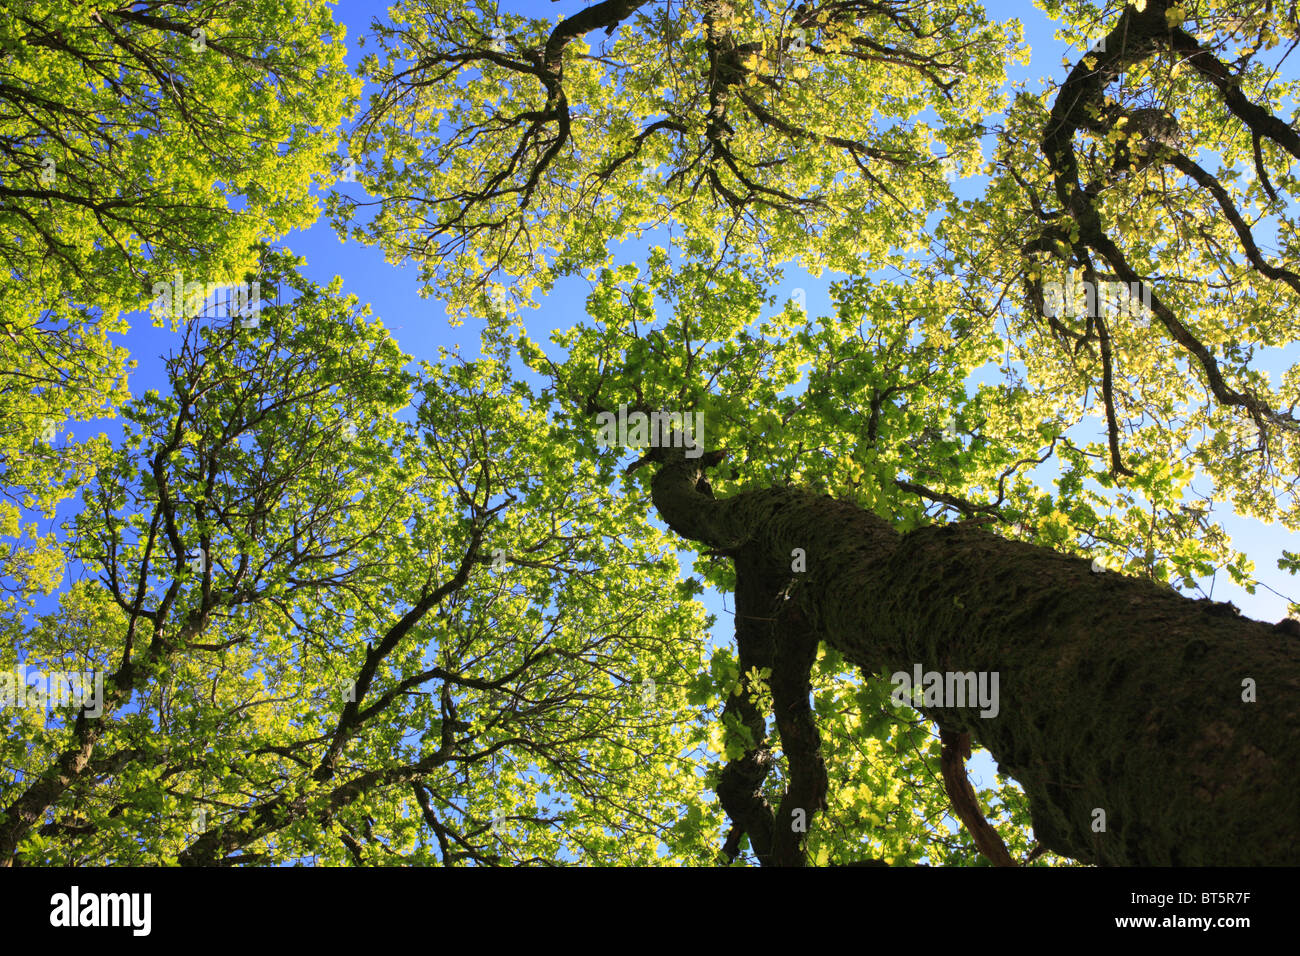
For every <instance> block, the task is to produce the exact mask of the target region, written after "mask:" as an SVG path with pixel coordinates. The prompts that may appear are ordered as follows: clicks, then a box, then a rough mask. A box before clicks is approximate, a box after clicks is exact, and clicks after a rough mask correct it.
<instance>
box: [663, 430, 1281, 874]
mask: <svg viewBox="0 0 1300 956" xmlns="http://www.w3.org/2000/svg"><path fill="white" fill-rule="evenodd" d="M718 458H719V456H718V455H716V454H709V455H706V456H704V457H702V458H700V459H697V460H695V461H689V460H686V459H684V458H683V457H682V456H681V454H680V452H677V453H676V454H675V455H674V454H673V452H672V451H671V450H669V451H668V452H667V453H666V454H665V455H664V460H663V461H662V462H661V465H660V469H659V471H658V472H657V474H656V476H655V478H654V482H653V499H654V503H655V505H656V507H657V509H658V511H659V513H660V515H661V516H662V517H663V519H664V520H665V521H666V522H667V523H668V524H669V526H670V527H672V528H673V530H674V531H676V532H677V533H678V534H681V535H682V536H684V537H686V538H690V539H692V540H694V541H698V542H701V543H704V544H707V545H709V546H710V547H712V548H715V549H720V550H723V551H725V552H727V553H728V554H730V555H732V556H733V557H736V558H737V559H738V560H739V561H741V562H743V563H744V565H745V566H746V567H748V568H751V569H762V570H763V571H764V572H765V573H766V574H769V575H784V576H785V578H786V579H788V580H791V581H792V584H793V587H792V588H791V590H790V592H789V593H790V594H791V600H792V601H798V605H799V608H800V610H801V612H802V614H803V615H804V616H805V618H806V619H807V621H808V622H809V624H810V625H811V627H812V628H813V630H814V631H815V633H816V634H817V635H818V637H819V638H820V639H821V640H823V641H825V642H826V643H827V644H828V645H829V646H831V647H833V648H835V649H836V650H838V651H839V652H841V653H842V654H843V655H844V656H845V657H846V658H847V659H848V660H849V661H851V662H852V663H854V664H856V665H857V666H859V667H860V668H861V669H862V670H863V671H864V672H867V673H885V674H890V673H893V672H896V671H906V672H908V673H910V672H911V671H912V668H913V665H914V664H918V663H919V664H920V665H922V669H923V670H927V671H929V670H937V671H962V672H966V671H976V672H979V671H985V672H997V673H998V675H999V690H1000V700H999V711H998V713H997V715H996V716H993V717H987V718H985V717H980V716H979V708H978V707H967V708H958V707H937V708H936V707H922V708H920V709H921V711H922V712H923V713H925V714H926V716H927V717H930V718H932V719H934V720H936V721H937V722H938V723H940V725H941V726H943V727H944V728H945V729H948V730H951V731H953V732H956V733H961V732H967V733H969V734H970V735H971V736H972V738H973V739H974V740H976V741H978V742H979V743H980V744H982V745H983V746H984V747H986V748H987V749H988V750H989V751H990V752H991V753H992V754H993V756H994V757H995V758H996V759H997V761H998V763H999V765H1000V767H1001V769H1002V770H1003V772H1005V773H1009V774H1010V775H1011V776H1013V777H1014V778H1015V779H1016V780H1017V781H1019V783H1020V784H1021V785H1022V786H1023V787H1024V789H1025V792H1026V793H1027V795H1028V797H1029V805H1030V811H1031V814H1032V817H1033V823H1034V829H1035V833H1036V836H1037V838H1038V839H1039V841H1040V842H1041V843H1042V844H1043V845H1045V846H1046V847H1047V848H1048V849H1050V850H1052V851H1054V852H1056V853H1059V854H1062V855H1065V856H1069V857H1072V858H1074V859H1078V860H1080V861H1084V862H1089V863H1097V864H1102V865H1141V866H1152V865H1155V866H1166V865H1168V866H1172V865H1284V864H1296V863H1300V787H1297V786H1296V785H1295V781H1294V779H1293V774H1294V773H1295V768H1296V767H1297V766H1300V730H1298V728H1300V640H1297V639H1296V638H1295V637H1292V636H1289V635H1288V634H1284V633H1282V632H1280V631H1278V630H1276V629H1275V628H1274V627H1273V626H1271V625H1269V624H1265V623H1261V622H1258V621H1253V620H1249V619H1247V618H1242V617H1239V616H1237V615H1236V612H1235V610H1234V609H1232V608H1231V607H1230V606H1227V605H1220V604H1212V603H1210V602H1205V601H1194V600H1190V599H1188V598H1185V597H1182V596H1181V595H1178V594H1176V593H1175V592H1173V591H1172V590H1170V589H1168V588H1164V587H1161V586H1159V585H1157V584H1154V583H1152V582H1149V581H1144V580H1140V579H1135V578H1128V577H1124V576H1122V575H1118V574H1115V573H1111V572H1103V573H1096V572H1094V571H1093V570H1092V569H1091V565H1090V562H1088V561H1086V560H1083V559H1080V558H1077V557H1073V556H1070V555H1064V554H1060V553H1058V552H1055V551H1052V550H1049V549H1046V548H1040V547H1035V546H1033V545H1028V544H1024V543H1022V542H1016V541H1008V540H1005V539H1002V538H999V537H997V536H996V535H993V534H990V533H988V532H985V531H982V530H980V529H978V528H976V527H971V526H963V525H956V526H952V525H950V526H946V527H929V528H922V529H919V530H916V531H913V532H911V533H909V534H906V535H899V534H897V533H896V532H895V531H894V530H893V529H892V528H891V527H890V526H889V525H888V524H887V523H886V522H885V521H883V520H881V519H880V518H878V517H876V516H875V515H872V514H870V513H868V512H865V511H863V510H862V509H860V508H858V507H857V506H855V505H853V504H851V503H847V502H842V501H837V500H834V499H831V498H827V497H824V496H816V495H813V494H810V493H807V492H804V491H800V490H797V489H788V488H770V489H763V490H759V491H752V492H746V493H743V494H740V495H737V496H734V497H732V498H729V499H725V500H715V499H713V498H712V497H711V496H710V495H708V494H706V493H703V492H702V491H701V490H699V488H697V485H699V484H700V483H701V482H702V480H703V477H704V472H705V470H706V469H707V468H708V467H710V466H711V465H713V464H715V463H716V462H717V460H718ZM795 548H802V549H804V551H805V552H806V555H807V571H806V572H804V573H795V572H792V571H791V570H790V568H791V560H792V559H791V553H792V551H793V550H794V549H795ZM751 573H752V572H751ZM1247 679H1250V680H1252V681H1254V683H1255V685H1256V688H1257V689H1256V694H1257V697H1258V701H1257V702H1254V703H1250V702H1245V701H1243V681H1245V680H1247ZM1097 810H1101V811H1104V814H1105V817H1104V820H1105V829H1104V831H1099V830H1096V829H1095V827H1096V825H1097V820H1098V819H1099V817H1098V815H1097V814H1096V811H1097Z"/></svg>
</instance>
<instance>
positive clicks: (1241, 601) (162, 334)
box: [42, 0, 1300, 785]
mask: <svg viewBox="0 0 1300 956" xmlns="http://www.w3.org/2000/svg"><path fill="white" fill-rule="evenodd" d="M583 6H584V4H583V3H582V2H580V0H566V2H563V3H550V2H542V0H534V2H528V3H521V2H505V3H503V4H502V9H503V10H508V11H511V12H520V13H527V14H531V15H534V16H539V15H540V16H546V17H551V18H554V17H555V16H556V15H557V14H559V13H561V12H563V13H567V14H570V15H571V14H572V13H574V12H575V11H577V10H579V9H581V8H582V7H583ZM985 6H986V9H987V10H988V12H989V15H990V17H991V18H1003V17H1010V16H1015V17H1019V18H1020V19H1021V21H1022V23H1023V24H1024V27H1025V40H1026V42H1027V44H1028V45H1029V46H1030V48H1031V49H1032V50H1033V56H1032V60H1031V61H1030V63H1029V64H1028V65H1025V66H1020V65H1013V66H1011V67H1010V78H1011V80H1012V81H1024V82H1027V83H1029V84H1030V86H1031V88H1036V87H1037V86H1038V84H1039V83H1040V81H1042V80H1043V79H1044V78H1048V77H1052V78H1056V79H1060V78H1061V77H1063V76H1064V74H1065V68H1064V67H1063V66H1062V56H1063V55H1065V54H1066V53H1067V46H1066V44H1064V43H1061V42H1059V41H1058V40H1056V38H1055V37H1054V32H1055V28H1054V26H1053V25H1052V24H1051V23H1050V22H1049V21H1048V19H1047V18H1046V17H1045V16H1044V15H1043V14H1042V13H1041V11H1039V10H1038V9H1037V8H1036V7H1033V6H1031V5H1030V4H1029V3H1026V2H1015V3H1009V2H993V3H987V4H986V5H985ZM384 10H385V5H384V4H381V3H374V2H366V0H340V2H339V3H338V4H337V6H336V8H335V17H336V19H337V20H339V21H341V22H343V23H344V24H346V25H347V28H348V29H347V33H348V37H347V43H348V46H349V51H350V52H349V55H348V62H349V64H350V65H352V66H355V65H356V64H357V62H358V61H359V59H360V55H361V54H360V51H358V48H357V44H356V40H357V37H358V36H360V35H361V34H363V33H365V32H366V28H367V26H368V24H369V21H370V19H371V18H372V17H374V16H378V17H383V16H384ZM1077 52H1078V51H1077V50H1075V51H1070V53H1071V56H1070V59H1071V60H1073V59H1074V57H1075V56H1077ZM363 95H364V94H363ZM982 182H983V180H982V179H979V178H975V179H970V180H964V181H962V182H961V183H959V184H958V185H957V187H956V188H957V190H958V193H959V194H961V195H965V196H968V197H969V196H974V195H975V194H977V193H978V190H979V189H980V186H981V184H982ZM335 188H339V189H343V190H345V191H348V192H349V193H350V194H352V195H355V196H362V195H364V190H363V189H362V187H361V186H360V185H359V184H346V183H345V184H340V185H339V186H337V187H335ZM283 244H284V245H286V246H288V247H289V248H291V249H292V250H293V251H294V252H295V253H297V254H299V255H301V256H305V257H306V260H307V265H306V269H305V272H306V274H307V276H308V277H309V278H311V279H313V280H315V281H317V282H320V283H325V282H328V281H329V280H330V279H331V278H332V277H333V276H335V275H336V274H338V275H341V276H342V277H343V279H344V291H345V292H347V293H352V294H355V295H357V296H358V297H359V298H360V299H361V301H363V302H367V303H369V304H370V305H371V306H372V308H373V310H374V313H375V314H376V315H378V316H380V317H381V318H382V319H383V321H384V324H385V325H386V326H387V327H388V328H389V329H390V330H392V331H393V334H394V336H395V337H396V339H397V341H398V342H399V343H400V345H401V346H402V348H403V349H404V350H405V351H406V352H407V353H409V354H411V355H412V356H413V357H414V358H415V359H416V360H421V359H434V358H436V356H437V351H438V348H439V346H453V345H458V346H459V347H460V349H461V351H462V352H464V353H466V354H473V353H475V352H476V351H477V348H478V333H479V329H478V327H477V326H476V325H475V323H473V322H472V321H471V322H466V323H465V324H464V325H461V326H459V327H453V326H451V325H450V324H449V323H448V321H447V318H446V315H445V311H444V304H443V302H442V301H441V300H440V299H437V298H421V297H420V295H419V294H418V289H419V285H420V283H419V280H418V276H417V270H416V268H415V267H414V266H411V265H405V266H393V265H390V264H388V263H386V262H385V261H384V256H383V253H382V252H381V251H380V250H378V249H375V248H372V247H366V246H361V245H358V244H356V243H353V242H348V243H346V244H345V243H344V242H342V241H340V240H339V238H338V237H337V235H336V233H335V232H334V230H333V229H332V228H331V227H330V226H329V225H328V224H327V223H326V222H324V221H323V220H322V221H319V222H317V224H316V225H315V226H313V227H312V228H310V229H308V230H306V231H303V232H299V233H294V234H291V235H289V236H287V237H286V238H285V239H284V240H283ZM635 249H636V246H634V245H633V246H628V247H626V248H625V249H624V255H627V254H629V253H631V252H634V251H635ZM836 278H837V276H835V275H834V274H833V273H825V274H823V275H822V276H821V277H813V276H811V275H808V274H806V273H802V272H800V271H799V270H798V269H796V268H794V267H791V268H788V269H787V272H786V278H785V282H784V283H783V286H782V288H781V289H780V290H778V291H779V293H780V295H781V297H782V298H784V297H786V296H788V295H790V294H792V293H793V292H794V290H795V289H796V288H801V289H803V290H805V294H806V297H807V308H808V311H809V313H810V314H817V313H819V312H824V311H828V310H829V309H830V297H829V292H828V288H829V285H830V283H831V282H832V281H834V280H835V279H836ZM588 291H589V286H588V285H587V283H586V282H584V281H582V280H577V279H569V280H562V281H561V282H560V283H558V284H557V286H556V288H555V289H554V291H553V292H552V293H551V294H550V295H549V296H548V297H547V298H546V299H545V300H544V301H543V302H542V304H541V308H540V309H538V310H536V311H533V312H530V313H528V315H527V322H528V326H529V332H530V335H531V336H532V338H533V339H534V340H535V341H538V342H545V340H546V339H547V336H548V333H549V331H550V330H551V329H555V328H563V327H567V326H569V325H570V324H572V323H573V322H574V321H576V320H577V319H578V318H579V317H580V316H581V315H582V314H583V312H584V309H585V299H586V296H587V293H588ZM132 325H133V328H132V330H131V332H130V333H129V334H127V335H126V336H125V337H124V340H123V341H124V344H125V345H126V346H127V347H128V348H129V349H130V351H131V353H132V355H133V357H134V358H135V359H136V360H137V362H138V363H139V365H138V369H137V371H136V373H135V374H134V376H133V379H132V382H131V389H132V393H133V394H135V395H140V394H142V393H143V392H144V391H145V390H146V389H148V388H164V387H165V385H166V383H165V381H164V380H163V376H162V374H161V373H162V362H161V359H160V356H161V355H162V354H164V353H166V352H167V351H168V350H169V349H171V348H173V347H174V346H176V345H177V344H178V343H177V335H176V334H175V333H173V332H172V331H171V330H170V329H169V328H157V327H155V326H154V325H153V323H152V321H151V319H150V318H149V316H148V315H147V314H145V313H139V314H137V315H136V316H133V317H132ZM73 430H74V432H76V433H77V434H78V436H79V437H84V435H85V434H86V433H87V432H95V431H101V430H102V431H105V432H106V433H108V434H109V435H115V434H117V428H116V426H115V423H112V422H107V423H105V422H96V423H94V424H93V425H85V424H83V425H79V426H74V429H73ZM1044 477H1050V475H1049V474H1046V473H1045V474H1044ZM72 507H74V506H73V505H71V504H70V505H68V506H66V507H65V508H64V509H62V510H61V511H60V515H59V517H58V518H57V519H56V520H55V521H54V522H53V524H54V525H57V524H58V522H59V521H60V520H62V518H64V517H66V516H67V515H68V514H69V513H70V509H71V508H72ZM1227 526H1228V530H1229V531H1230V532H1231V533H1232V534H1233V536H1234V539H1235V541H1236V543H1237V545H1238V546H1239V547H1240V548H1241V549H1242V550H1244V551H1246V553H1247V554H1249V555H1251V556H1252V557H1253V558H1254V560H1255V562H1256V574H1257V576H1258V578H1259V579H1260V580H1261V581H1262V582H1263V583H1264V584H1266V585H1268V586H1270V587H1272V588H1275V589H1276V590H1277V591H1279V592H1281V593H1282V594H1290V593H1292V591H1293V587H1292V586H1293V582H1292V579H1291V576H1290V575H1288V574H1285V573H1282V572H1279V571H1277V570H1276V566H1275V562H1276V558H1277V557H1278V556H1279V555H1280V553H1281V550H1282V549H1283V548H1288V549H1289V550H1293V551H1300V541H1297V540H1295V536H1294V535H1291V534H1289V533H1288V532H1286V531H1284V530H1283V529H1281V528H1280V527H1272V528H1270V527H1265V526H1263V525H1261V524H1260V523H1259V522H1257V521H1253V520H1244V519H1237V518H1231V519H1229V520H1228V521H1227ZM684 560H685V562H686V563H687V565H688V566H689V556H685V555H684ZM1213 587H1214V591H1213V596H1214V597H1215V598H1216V599H1218V600H1232V601H1233V602H1234V603H1235V604H1236V605H1237V606H1238V607H1239V608H1241V609H1242V611H1243V613H1245V614H1247V615H1248V616H1251V617H1256V618H1260V619H1263V620H1270V621H1275V620H1278V619H1279V618H1281V617H1283V616H1284V615H1285V613H1286V603H1287V602H1286V599H1285V598H1283V597H1280V596H1278V595H1275V594H1273V593H1270V592H1269V591H1268V590H1267V589H1265V588H1261V589H1260V590H1259V591H1258V592H1257V593H1256V594H1255V595H1249V594H1246V593H1245V592H1244V590H1242V589H1241V588H1239V587H1235V586H1233V585H1231V583H1230V582H1228V581H1226V580H1221V581H1219V582H1217V583H1215V584H1214V585H1213ZM1294 591H1297V592H1300V588H1295V589H1294ZM704 600H705V603H706V605H707V606H708V608H709V610H710V611H711V612H712V613H714V614H715V615H716V616H717V625H716V627H715V628H714V633H713V634H712V635H711V637H712V639H713V640H714V641H716V642H719V643H726V644H730V643H731V641H732V618H731V614H730V608H731V602H730V600H729V598H727V597H726V596H724V595H721V594H718V593H715V592H709V593H708V594H706V595H705V598H704ZM42 603H43V609H49V607H50V604H49V603H46V602H42ZM51 603H52V602H51ZM971 769H972V777H973V779H974V782H976V784H977V785H979V784H981V783H983V784H988V783H991V769H992V767H991V762H990V761H988V760H987V758H986V757H985V758H984V759H977V760H976V761H974V762H973V763H972V768H971Z"/></svg>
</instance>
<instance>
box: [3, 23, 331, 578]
mask: <svg viewBox="0 0 1300 956" xmlns="http://www.w3.org/2000/svg"><path fill="white" fill-rule="evenodd" d="M9 6H10V9H8V10H7V11H6V16H5V18H4V23H3V24H0V260H2V261H3V263H4V267H5V268H4V271H3V274H2V276H0V328H3V331H4V335H3V336H2V337H0V368H3V369H4V370H5V380H4V383H3V387H0V418H2V419H3V420H4V422H5V425H4V427H3V429H2V430H0V456H2V457H0V473H2V475H3V482H4V487H5V492H6V496H7V497H8V498H9V500H7V501H5V502H4V503H3V504H0V525H2V526H3V527H4V528H5V529H6V532H7V533H13V532H16V531H17V530H18V529H19V525H20V522H21V521H22V519H23V517H24V510H35V511H37V512H40V513H43V514H46V515H50V514H52V513H53V511H54V508H55V506H56V505H57V504H58V503H59V501H61V500H63V498H64V497H66V491H68V490H72V489H75V488H76V487H78V486H79V485H80V484H81V483H82V482H84V481H85V480H87V478H88V477H89V476H90V475H91V474H93V472H94V469H95V467H96V463H97V461H98V459H99V458H100V456H101V455H102V453H103V451H104V448H103V444H102V443H95V442H93V441H92V442H78V441H76V440H75V438H74V436H72V435H71V434H70V433H69V432H68V431H67V426H68V424H69V423H70V422H77V421H87V420H90V419H93V418H96V417H106V416H110V415H112V413H113V410H114V408H115V407H116V406H117V405H118V404H119V403H120V402H122V401H123V400H124V399H125V398H126V396H127V391H126V381H125V380H126V374H127V371H128V357H127V352H126V350H125V349H124V348H123V347H122V346H121V344H120V343H119V342H118V341H116V340H115V336H116V335H118V334H120V333H123V332H125V330H126V327H127V324H126V320H125V318H124V313H127V312H130V311H133V310H136V309H139V308H141V307H142V306H145V305H146V304H148V303H149V302H150V301H151V300H152V299H153V298H154V293H152V292H151V290H152V289H153V287H154V284H155V283H157V282H162V283H171V282H173V280H174V276H177V275H180V276H181V277H182V278H181V281H182V282H187V283H191V284H194V283H197V284H200V285H203V286H204V287H205V288H206V287H207V286H208V285H209V284H217V283H223V282H230V281H238V280H239V279H241V278H242V277H243V275H244V274H245V273H246V272H248V271H255V270H256V268H257V265H256V262H257V256H256V250H255V249H254V248H253V246H254V245H255V244H256V243H259V242H264V241H267V240H270V239H274V238H276V237H278V236H280V235H283V234H284V233H285V232H287V231H288V230H290V229H292V228H295V227H299V226H304V225H307V224H309V223H310V222H311V221H312V220H313V219H314V218H315V215H316V210H315V205H316V203H315V200H313V199H312V198H311V197H310V196H309V195H308V191H309V187H310V186H311V184H312V182H313V180H314V179H316V178H319V177H320V176H322V174H323V172H324V166H325V159H324V154H325V152H326V151H327V150H332V149H333V148H334V144H335V142H336V141H337V139H336V134H335V130H336V128H337V126H338V123H339V121H340V119H341V117H342V116H343V114H344V111H345V110H346V109H347V108H348V103H349V102H350V101H353V100H354V99H355V97H356V85H355V80H353V79H352V78H351V77H350V76H349V75H348V72H347V70H346V67H345V66H344V64H343V61H342V50H341V48H340V46H339V45H338V44H337V43H332V42H330V41H329V35H330V34H331V33H334V32H335V31H336V29H337V28H336V26H335V25H334V24H333V23H332V21H331V19H330V16H329V12H328V9H327V8H326V7H325V6H324V5H323V4H320V3H315V2H307V0H304V2H297V0H294V2H287V3H281V4H275V5H273V6H272V7H270V8H268V7H267V6H266V5H265V4H254V3H248V2H239V3H223V4H212V3H163V4H158V3H124V4H119V5H117V6H115V7H114V8H113V9H110V10H105V9H102V8H100V7H98V6H96V5H95V4H91V3H86V2H81V0H19V2H16V3H14V4H11V5H9ZM155 317H156V318H157V319H158V320H159V321H162V318H163V316H161V315H157V316H155ZM168 318H170V316H168ZM60 438H61V439H62V440H61V441H60V440H59V439H60ZM26 538H27V539H28V542H29V543H28V545H27V546H26V547H22V548H15V551H14V553H12V554H10V555H6V556H5V558H3V559H0V560H2V561H3V570H4V577H5V578H6V579H9V578H11V577H12V579H13V580H14V581H15V582H16V586H14V587H6V590H7V591H9V592H10V593H9V594H7V595H6V597H7V598H9V599H14V598H18V597H21V596H22V595H24V594H31V593H32V592H35V591H38V590H42V589H48V588H49V587H50V586H51V585H53V584H54V583H55V582H56V581H57V577H58V575H60V574H62V572H63V568H62V567H61V561H60V560H59V556H58V554H57V551H56V550H55V549H53V547H52V546H51V542H50V540H49V537H48V535H44V536H43V535H39V534H37V532H36V531H35V530H34V527H30V526H29V527H28V529H27V530H26ZM6 584H8V581H6Z"/></svg>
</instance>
